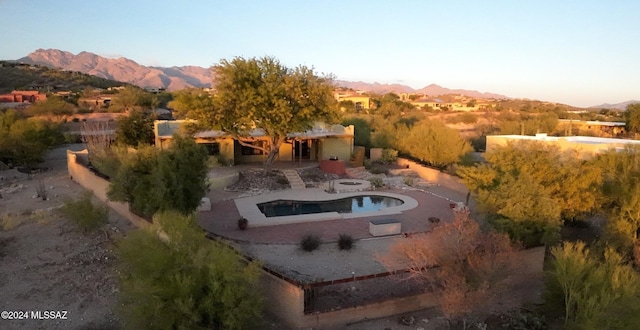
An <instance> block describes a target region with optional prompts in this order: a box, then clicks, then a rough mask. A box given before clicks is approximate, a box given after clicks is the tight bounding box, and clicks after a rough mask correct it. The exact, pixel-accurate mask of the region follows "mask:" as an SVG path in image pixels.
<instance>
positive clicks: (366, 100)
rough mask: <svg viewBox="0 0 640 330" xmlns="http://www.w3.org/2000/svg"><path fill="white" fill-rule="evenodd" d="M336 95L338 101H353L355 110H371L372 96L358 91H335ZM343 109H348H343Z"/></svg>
mask: <svg viewBox="0 0 640 330" xmlns="http://www.w3.org/2000/svg"><path fill="white" fill-rule="evenodd" d="M334 97H335V98H336V100H338V102H340V101H351V102H353V104H354V105H355V111H356V112H360V111H369V109H371V98H370V97H369V96H366V95H362V94H358V93H344V92H334ZM342 110H343V111H344V110H346V109H342Z"/></svg>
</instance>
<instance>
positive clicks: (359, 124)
mask: <svg viewBox="0 0 640 330" xmlns="http://www.w3.org/2000/svg"><path fill="white" fill-rule="evenodd" d="M341 124H342V125H343V126H349V125H353V127H354V131H355V132H354V136H353V144H355V145H357V146H364V147H367V148H369V147H370V146H371V126H369V123H368V122H367V121H366V120H364V119H362V118H358V117H350V118H345V119H343V120H342V123H341Z"/></svg>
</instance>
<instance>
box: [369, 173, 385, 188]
mask: <svg viewBox="0 0 640 330" xmlns="http://www.w3.org/2000/svg"><path fill="white" fill-rule="evenodd" d="M369 182H370V183H371V187H373V188H381V187H384V181H382V178H380V177H377V176H374V177H373V178H371V179H369Z"/></svg>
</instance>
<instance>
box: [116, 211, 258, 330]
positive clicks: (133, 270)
mask: <svg viewBox="0 0 640 330" xmlns="http://www.w3.org/2000/svg"><path fill="white" fill-rule="evenodd" d="M194 223H195V219H194V217H193V216H189V217H187V216H184V215H182V214H179V213H175V212H164V213H160V214H158V215H157V216H156V217H154V227H153V228H152V229H151V230H144V229H140V230H136V231H133V232H131V233H128V234H127V237H126V238H124V239H123V240H121V241H119V242H118V245H117V252H118V257H119V261H120V269H121V271H120V272H119V274H120V282H121V284H122V286H121V298H122V299H121V303H122V305H121V310H122V312H123V314H124V316H125V317H124V321H125V325H126V326H127V328H131V329H256V328H258V326H259V323H260V322H259V321H260V318H261V312H262V298H261V296H260V291H259V288H258V285H257V284H258V278H259V275H260V268H259V266H258V264H256V263H249V264H247V263H246V262H244V260H242V259H241V257H240V256H239V255H238V254H237V253H236V252H235V251H233V250H232V249H231V248H230V247H228V246H226V245H225V244H223V243H222V242H218V241H212V240H209V239H207V238H206V237H205V236H204V232H203V231H202V229H200V228H198V227H197V226H196V225H195V224H194ZM158 232H162V233H163V237H166V239H162V238H161V237H159V236H160V235H159V234H158Z"/></svg>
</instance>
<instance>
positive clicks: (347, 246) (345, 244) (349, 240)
mask: <svg viewBox="0 0 640 330" xmlns="http://www.w3.org/2000/svg"><path fill="white" fill-rule="evenodd" d="M352 247H353V237H351V235H349V234H340V237H339V238H338V248H339V249H340V250H351V248H352Z"/></svg>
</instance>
